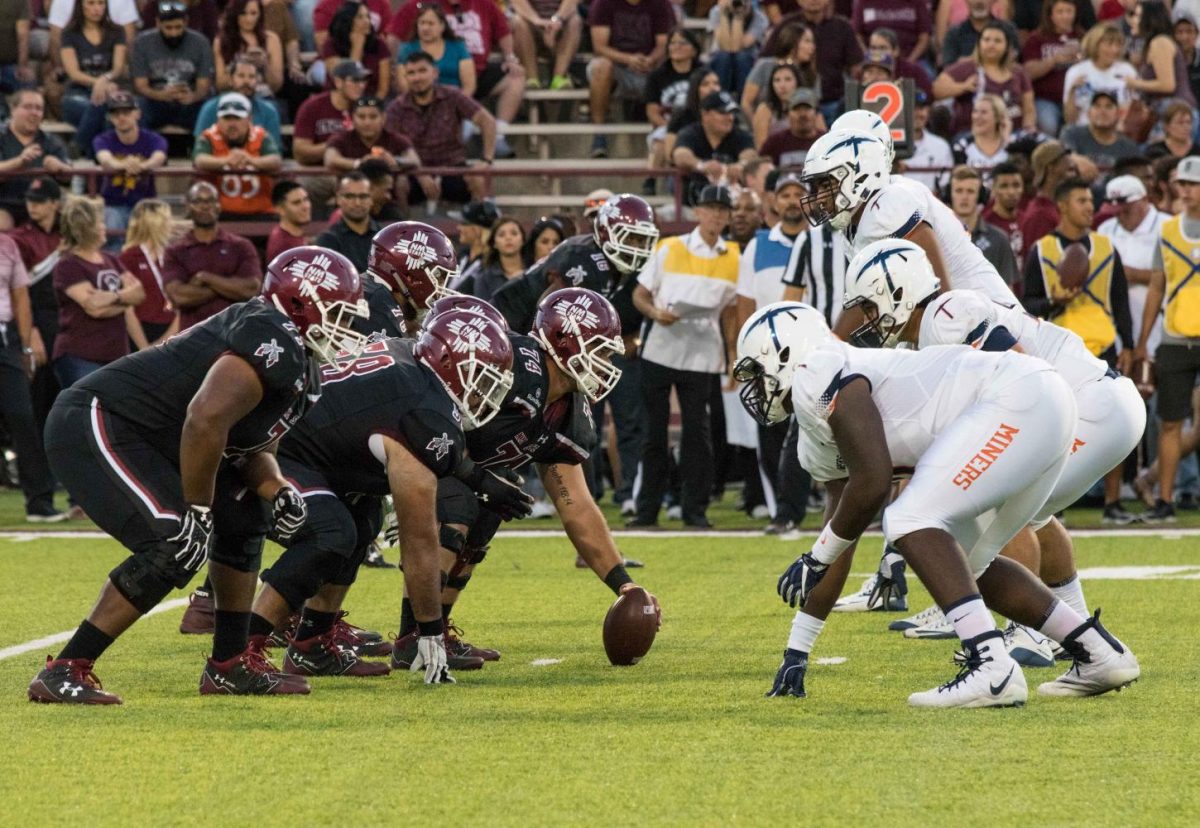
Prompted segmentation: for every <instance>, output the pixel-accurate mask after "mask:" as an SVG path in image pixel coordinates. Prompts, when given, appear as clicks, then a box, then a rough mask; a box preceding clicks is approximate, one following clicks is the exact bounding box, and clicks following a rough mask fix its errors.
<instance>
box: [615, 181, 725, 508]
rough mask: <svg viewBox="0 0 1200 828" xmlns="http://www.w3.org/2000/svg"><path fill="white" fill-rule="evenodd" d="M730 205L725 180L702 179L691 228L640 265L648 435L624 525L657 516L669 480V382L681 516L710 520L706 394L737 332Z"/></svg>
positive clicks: (638, 302) (716, 383)
mask: <svg viewBox="0 0 1200 828" xmlns="http://www.w3.org/2000/svg"><path fill="white" fill-rule="evenodd" d="M732 206H733V200H732V198H730V195H729V189H728V188H727V187H724V186H720V185H712V184H710V185H708V186H706V187H704V188H703V189H702V190H701V191H700V193H699V196H698V198H697V201H696V205H695V207H696V219H697V222H698V223H697V226H696V229H695V230H693V231H692V232H691V233H688V234H687V235H686V236H673V237H671V238H667V239H663V240H662V241H660V242H659V245H658V247H657V249H656V250H655V252H654V255H653V256H651V257H650V260H649V262H647V263H646V266H645V268H643V270H642V272H641V273H640V274H639V275H638V284H637V287H636V288H634V293H633V303H634V305H635V306H636V307H637V309H638V310H639V311H641V313H642V314H644V315H645V317H646V320H647V324H646V326H645V327H644V328H643V336H642V359H641V363H642V396H643V400H644V402H645V405H646V424H647V433H646V441H645V443H644V445H643V448H642V470H641V487H640V488H639V490H638V492H637V495H636V500H637V516H636V517H635V518H634V519H633V520H632V521H630V523H629V524H628V525H630V526H643V527H644V526H654V525H656V524H657V522H658V512H659V509H660V508H661V506H662V498H663V494H664V493H665V490H666V487H667V475H668V453H669V449H670V447H669V444H668V437H667V426H668V423H669V420H670V416H671V389H672V388H674V390H675V393H676V395H677V396H678V398H679V411H680V418H681V427H682V428H681V430H682V435H681V438H680V465H681V466H683V467H684V468H686V469H687V470H688V472H687V474H685V475H683V496H682V501H683V502H682V507H683V508H682V512H683V523H684V526H687V527H690V528H696V529H708V528H711V527H712V524H711V523H709V522H708V518H707V516H706V515H705V512H706V510H707V508H708V498H709V494H710V492H711V490H712V480H713V448H712V429H711V425H710V414H709V404H710V401H711V400H713V399H714V397H715V396H716V392H717V391H718V389H719V387H720V382H721V377H722V375H723V374H724V373H725V372H726V371H728V370H729V359H728V356H729V354H731V353H732V352H733V347H734V337H735V336H736V333H737V314H736V311H735V308H736V305H735V304H734V295H735V290H736V285H737V278H738V258H739V256H738V254H739V250H738V246H737V243H736V242H730V241H725V240H724V239H722V238H721V233H722V232H723V231H724V230H725V227H726V225H728V224H729V215H730V211H731V209H732Z"/></svg>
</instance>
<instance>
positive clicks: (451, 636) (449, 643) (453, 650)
mask: <svg viewBox="0 0 1200 828" xmlns="http://www.w3.org/2000/svg"><path fill="white" fill-rule="evenodd" d="M462 634H463V631H462V630H460V629H459V628H458V627H456V626H454V624H453V623H451V622H450V621H449V620H447V621H446V655H448V656H461V657H464V658H482V659H483V660H484V661H499V660H500V651H499V650H493V649H490V648H488V647H476V646H475V645H474V644H468V643H467V642H466V641H463V640H462V638H461V637H460V636H461V635H462Z"/></svg>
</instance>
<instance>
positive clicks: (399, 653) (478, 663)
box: [391, 630, 499, 670]
mask: <svg viewBox="0 0 1200 828" xmlns="http://www.w3.org/2000/svg"><path fill="white" fill-rule="evenodd" d="M420 635H421V634H420V632H418V631H416V630H413V631H412V632H410V633H409V634H408V635H406V636H402V637H401V638H397V639H396V641H395V643H394V644H392V659H391V664H392V669H393V670H407V669H409V668H410V667H412V664H413V662H414V661H416V659H417V639H418V638H420ZM497 655H499V654H497ZM446 661H447V664H448V666H449V667H450V669H451V670H482V669H483V659H482V658H479V657H478V656H471V655H461V654H456V653H452V652H450V648H449V647H447V648H446Z"/></svg>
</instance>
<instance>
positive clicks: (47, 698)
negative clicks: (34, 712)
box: [29, 656, 121, 704]
mask: <svg viewBox="0 0 1200 828" xmlns="http://www.w3.org/2000/svg"><path fill="white" fill-rule="evenodd" d="M94 663H95V662H92V661H88V660H86V659H82V658H60V659H58V660H55V659H53V658H51V657H50V656H46V666H45V667H44V668H42V670H41V671H40V672H38V674H37V675H36V676H34V677H33V681H31V682H29V700H30V701H31V702H40V703H42V704H121V697H120V696H118V695H117V694H116V693H109V692H108V691H107V690H105V689H104V685H102V684H101V683H100V678H99V676H97V675H96V674H95V673H94V672H92V665H93V664H94Z"/></svg>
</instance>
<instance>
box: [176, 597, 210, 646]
mask: <svg viewBox="0 0 1200 828" xmlns="http://www.w3.org/2000/svg"><path fill="white" fill-rule="evenodd" d="M215 613H216V605H215V604H214V603H213V597H212V593H211V592H206V591H204V590H203V589H194V590H192V594H191V595H189V596H188V606H187V609H186V610H184V611H183V618H182V619H180V621H179V631H180V632H181V633H185V634H187V635H212V634H213V630H214V629H215V628H216V617H217V616H216V614H215Z"/></svg>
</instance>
